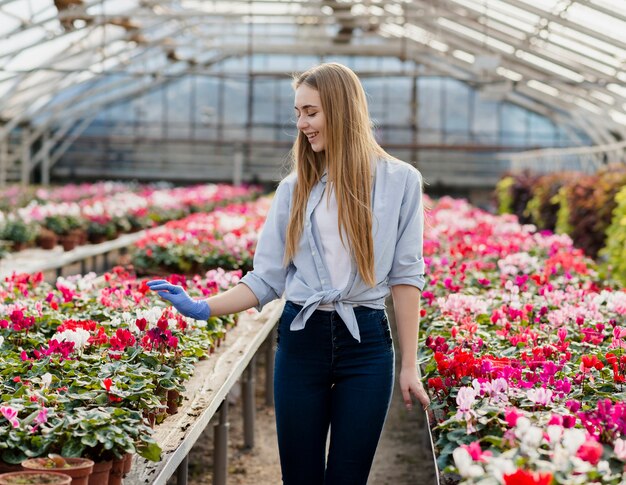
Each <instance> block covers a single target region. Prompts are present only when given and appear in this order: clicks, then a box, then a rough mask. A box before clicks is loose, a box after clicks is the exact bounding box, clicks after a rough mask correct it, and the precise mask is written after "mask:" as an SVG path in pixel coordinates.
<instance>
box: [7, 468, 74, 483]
mask: <svg viewBox="0 0 626 485" xmlns="http://www.w3.org/2000/svg"><path fill="white" fill-rule="evenodd" d="M70 483H72V479H71V477H68V476H67V475H64V474H63V473H56V472H37V471H21V472H11V473H3V474H2V475H0V485H70Z"/></svg>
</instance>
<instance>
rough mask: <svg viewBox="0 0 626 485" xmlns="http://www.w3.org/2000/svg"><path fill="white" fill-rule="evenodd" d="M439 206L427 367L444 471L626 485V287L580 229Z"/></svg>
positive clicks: (427, 301) (433, 233)
mask: <svg viewBox="0 0 626 485" xmlns="http://www.w3.org/2000/svg"><path fill="white" fill-rule="evenodd" d="M433 205H434V209H433V210H432V212H430V214H429V216H428V219H427V229H426V231H425V233H426V235H427V236H428V238H427V240H426V241H425V244H424V253H425V260H426V262H427V264H428V266H429V269H428V273H429V276H430V282H429V284H428V286H427V287H426V288H425V289H424V292H423V294H422V297H423V298H422V301H423V309H422V322H423V328H426V331H425V332H422V335H421V339H422V345H421V346H420V348H421V349H422V351H421V354H420V363H421V365H422V366H423V368H424V374H425V380H426V381H427V384H428V388H429V392H430V394H431V396H432V406H431V407H432V410H433V413H434V417H435V421H436V426H435V429H434V434H435V437H436V442H435V447H436V453H437V458H438V460H437V461H438V465H439V467H440V469H442V470H445V472H447V473H450V474H453V473H454V474H458V475H460V477H461V478H460V480H461V482H462V483H464V484H474V483H477V484H478V483H480V484H485V485H486V484H501V483H505V484H582V483H590V482H594V483H596V482H597V483H607V484H609V483H610V484H617V483H622V480H623V477H624V464H625V463H626V403H625V402H624V401H625V399H624V398H625V397H626V394H625V392H624V386H625V384H626V353H625V351H624V349H625V348H626V324H624V315H626V293H625V292H624V291H623V290H622V289H621V288H619V287H618V286H617V285H615V284H614V283H612V282H610V281H601V280H600V278H599V277H598V274H597V271H596V266H595V264H594V262H593V261H591V260H590V259H588V258H586V257H585V256H584V255H583V253H582V251H581V250H579V249H575V248H573V246H572V241H571V239H570V238H569V236H566V235H554V234H551V233H548V232H545V233H541V232H536V230H535V227H534V226H531V225H520V224H519V223H518V222H517V219H516V218H515V217H514V216H509V215H507V216H493V215H489V214H487V213H485V212H483V211H480V210H478V209H475V208H472V207H471V206H469V205H468V204H467V203H466V202H464V201H458V200H457V201H455V200H452V199H450V198H442V199H440V200H439V201H438V203H437V204H433Z"/></svg>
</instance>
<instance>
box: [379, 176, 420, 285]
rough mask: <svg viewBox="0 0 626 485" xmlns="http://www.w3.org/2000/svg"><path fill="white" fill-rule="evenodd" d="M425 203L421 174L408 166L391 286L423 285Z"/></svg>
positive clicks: (390, 277) (390, 280) (389, 281)
mask: <svg viewBox="0 0 626 485" xmlns="http://www.w3.org/2000/svg"><path fill="white" fill-rule="evenodd" d="M423 241H424V207H423V204H422V176H421V175H420V173H419V172H418V171H417V170H415V169H411V170H409V172H408V174H407V182H406V187H405V190H404V195H403V198H402V205H401V207H400V218H399V222H398V236H397V241H396V248H395V253H394V256H393V263H392V266H391V271H390V272H389V280H388V284H389V286H394V285H411V286H416V287H417V288H419V289H420V290H423V289H424V286H425V285H426V280H425V278H424V259H423V254H422V252H423V246H424V242H423Z"/></svg>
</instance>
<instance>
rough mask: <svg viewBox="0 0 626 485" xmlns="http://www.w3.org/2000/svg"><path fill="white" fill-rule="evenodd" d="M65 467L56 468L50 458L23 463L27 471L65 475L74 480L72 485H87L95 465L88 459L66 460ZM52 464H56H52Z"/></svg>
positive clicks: (33, 459) (34, 459) (32, 459)
mask: <svg viewBox="0 0 626 485" xmlns="http://www.w3.org/2000/svg"><path fill="white" fill-rule="evenodd" d="M64 460H65V463H66V464H67V465H66V466H65V467H58V468H55V467H53V466H50V465H51V460H49V459H48V458H31V459H30V460H26V461H24V462H22V467H24V468H25V469H26V470H38V471H43V470H45V471H53V472H57V473H63V474H64V475H67V476H69V477H70V478H71V479H72V485H87V483H88V480H89V475H91V472H92V471H93V466H94V463H93V461H91V460H89V459H87V458H64ZM52 464H54V463H53V462H52Z"/></svg>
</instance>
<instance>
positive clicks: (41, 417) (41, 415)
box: [35, 408, 48, 424]
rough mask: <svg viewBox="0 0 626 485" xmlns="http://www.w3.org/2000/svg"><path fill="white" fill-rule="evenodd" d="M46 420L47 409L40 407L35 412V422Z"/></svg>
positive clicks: (40, 422)
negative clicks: (37, 411)
mask: <svg viewBox="0 0 626 485" xmlns="http://www.w3.org/2000/svg"><path fill="white" fill-rule="evenodd" d="M47 421H48V409H47V408H41V410H40V411H39V413H37V417H35V423H37V424H44V423H45V422H47Z"/></svg>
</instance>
